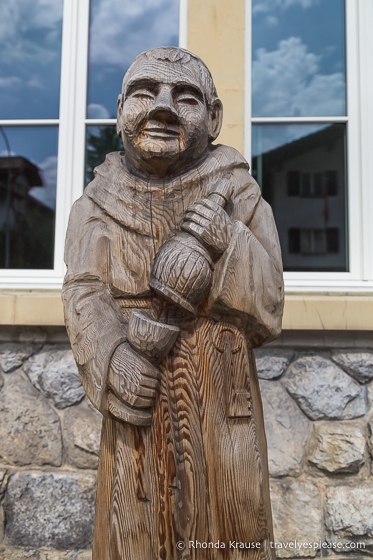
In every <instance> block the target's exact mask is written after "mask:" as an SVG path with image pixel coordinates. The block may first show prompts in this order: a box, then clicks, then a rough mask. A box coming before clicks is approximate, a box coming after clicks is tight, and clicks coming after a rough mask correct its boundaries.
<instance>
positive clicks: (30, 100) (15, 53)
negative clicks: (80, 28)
mask: <svg viewBox="0 0 373 560" xmlns="http://www.w3.org/2000/svg"><path fill="white" fill-rule="evenodd" d="M61 31H62V0H33V1H32V2H30V1H29V0H8V1H7V0H4V1H3V2H0V49H1V57H0V118H1V119H44V118H58V114H59V98H60V66H61Z"/></svg>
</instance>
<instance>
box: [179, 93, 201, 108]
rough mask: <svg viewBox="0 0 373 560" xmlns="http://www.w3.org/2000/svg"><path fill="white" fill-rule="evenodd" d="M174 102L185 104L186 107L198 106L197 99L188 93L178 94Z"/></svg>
mask: <svg viewBox="0 0 373 560" xmlns="http://www.w3.org/2000/svg"><path fill="white" fill-rule="evenodd" d="M175 101H176V102H177V103H185V104H186V105H198V99H197V98H196V97H195V96H194V95H193V94H190V93H179V94H178V95H177V96H176V100H175Z"/></svg>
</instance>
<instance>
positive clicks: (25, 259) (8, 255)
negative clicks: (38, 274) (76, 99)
mask: <svg viewBox="0 0 373 560" xmlns="http://www.w3.org/2000/svg"><path fill="white" fill-rule="evenodd" d="M1 132H2V136H1V138H0V142H1V141H2V140H4V148H5V149H1V148H0V268H15V269H22V268H25V269H51V268H53V254H54V253H53V252H54V222H55V201H56V178H57V127H6V128H3V127H1ZM0 146H1V144H0ZM1 147H2V148H3V146H1Z"/></svg>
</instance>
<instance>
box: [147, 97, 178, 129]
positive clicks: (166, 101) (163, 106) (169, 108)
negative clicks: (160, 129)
mask: <svg viewBox="0 0 373 560" xmlns="http://www.w3.org/2000/svg"><path fill="white" fill-rule="evenodd" d="M149 118H150V119H159V120H162V121H165V122H168V123H174V122H176V121H177V120H178V114H177V111H176V109H175V106H174V102H173V99H172V95H171V92H168V91H161V92H160V93H159V95H158V97H157V99H156V100H155V104H154V106H153V108H152V109H151V110H150V111H149Z"/></svg>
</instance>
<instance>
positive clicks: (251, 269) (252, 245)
mask: <svg viewBox="0 0 373 560" xmlns="http://www.w3.org/2000/svg"><path fill="white" fill-rule="evenodd" d="M209 307H210V309H211V312H212V314H213V315H214V316H216V317H217V318H219V319H221V320H226V321H229V322H232V323H233V324H236V325H237V326H238V327H240V328H244V329H245V331H246V333H247V336H248V338H249V341H250V343H251V345H252V346H253V347H256V346H261V345H262V344H265V343H267V342H270V341H271V340H274V339H275V338H277V336H278V335H279V334H280V332H281V319H282V309H283V277H282V261H281V250H280V244H279V239H278V235H277V230H276V225H275V222H274V218H273V214H272V210H271V208H270V206H269V205H268V204H267V203H266V202H265V201H264V200H263V199H260V201H259V203H258V205H257V207H256V210H255V213H254V216H253V217H252V219H251V221H250V223H249V225H245V224H244V223H242V222H241V221H238V220H237V221H235V222H234V232H233V236H232V239H231V242H230V244H229V247H228V249H227V250H226V252H225V254H224V255H223V256H222V257H221V258H220V260H219V261H218V262H217V263H216V265H215V270H214V276H213V284H212V288H211V292H210V299H209Z"/></svg>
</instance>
